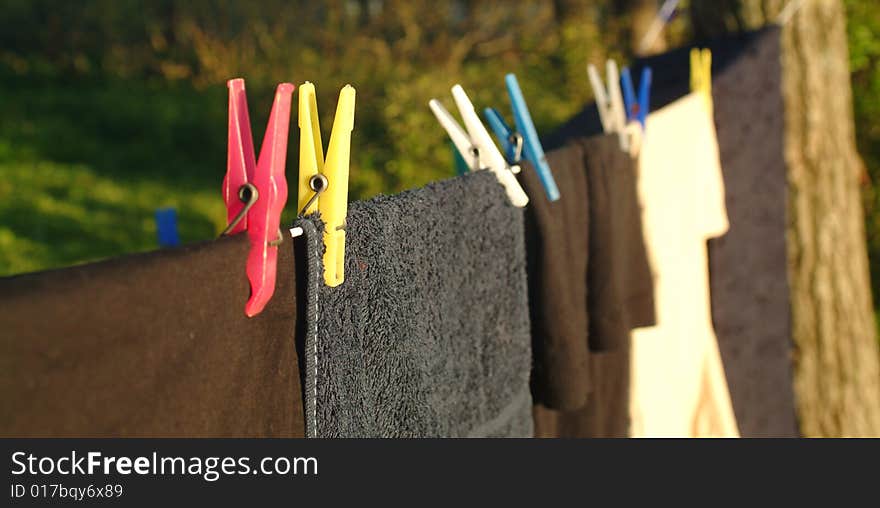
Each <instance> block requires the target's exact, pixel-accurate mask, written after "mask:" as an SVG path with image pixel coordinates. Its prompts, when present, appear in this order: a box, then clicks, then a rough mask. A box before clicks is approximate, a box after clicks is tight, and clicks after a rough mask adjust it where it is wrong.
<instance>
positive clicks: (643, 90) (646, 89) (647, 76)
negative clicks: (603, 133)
mask: <svg viewBox="0 0 880 508" xmlns="http://www.w3.org/2000/svg"><path fill="white" fill-rule="evenodd" d="M620 83H621V86H622V88H623V102H624V103H625V104H626V117H627V119H628V120H630V121H638V122H639V123H640V124H641V125H642V128H643V129H644V128H645V120H646V119H647V118H648V112H649V111H650V110H651V68H650V67H645V68H644V69H642V80H641V82H640V83H639V98H638V100H636V89H635V87H634V86H633V81H632V76H631V75H630V73H629V68H628V67H625V68H624V69H623V71H622V72H621V73H620Z"/></svg>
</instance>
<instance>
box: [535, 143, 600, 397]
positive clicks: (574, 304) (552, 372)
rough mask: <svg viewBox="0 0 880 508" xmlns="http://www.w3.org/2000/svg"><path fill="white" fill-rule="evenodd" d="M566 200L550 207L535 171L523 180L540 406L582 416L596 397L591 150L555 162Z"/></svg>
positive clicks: (560, 155)
mask: <svg viewBox="0 0 880 508" xmlns="http://www.w3.org/2000/svg"><path fill="white" fill-rule="evenodd" d="M547 160H548V162H549V164H550V168H551V169H552V171H553V177H554V179H555V180H556V184H557V186H558V187H559V192H560V196H561V198H560V199H559V200H558V201H556V202H552V203H551V202H550V201H548V200H547V195H546V194H545V192H544V188H543V186H542V185H541V181H540V179H539V178H538V175H537V174H536V173H535V171H534V170H533V169H532V167H531V166H530V165H528V164H525V165H524V167H523V170H522V171H521V172H520V175H519V179H520V182H521V183H522V185H523V188H524V189H525V191H526V193H527V194H528V195H529V199H530V202H529V205H528V207H527V208H526V214H525V219H526V221H525V222H526V259H527V273H528V279H529V314H530V317H531V328H532V356H533V361H532V376H531V386H532V398H533V400H534V401H535V402H536V403H538V402H540V403H543V404H546V405H548V406H550V407H553V408H558V409H576V408H579V407H582V406H583V405H584V404H585V403H586V401H587V395H588V393H589V389H590V377H589V367H590V363H589V349H588V346H587V341H588V333H587V330H588V328H587V327H588V324H587V323H588V321H587V254H588V238H587V234H588V228H589V201H588V189H587V173H586V171H585V169H584V154H583V149H582V148H581V147H580V146H579V145H572V146H569V147H566V148H565V149H560V150H554V151H552V152H549V153H548V154H547Z"/></svg>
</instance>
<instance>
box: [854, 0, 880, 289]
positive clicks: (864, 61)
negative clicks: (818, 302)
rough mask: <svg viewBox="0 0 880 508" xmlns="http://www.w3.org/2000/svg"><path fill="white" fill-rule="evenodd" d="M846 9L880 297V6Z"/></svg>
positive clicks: (858, 4) (860, 3)
mask: <svg viewBox="0 0 880 508" xmlns="http://www.w3.org/2000/svg"><path fill="white" fill-rule="evenodd" d="M846 8H847V15H848V22H849V24H848V32H849V50H850V67H851V70H852V82H853V102H854V108H855V121H856V138H857V142H858V146H859V152H860V153H861V155H862V158H863V159H864V161H865V165H866V168H867V177H868V178H869V179H870V182H871V184H870V185H868V186H866V189H865V217H866V229H867V234H868V250H869V255H870V259H871V275H872V281H873V288H874V294H875V295H880V192H878V183H880V121H878V119H880V5H878V4H877V3H876V2H865V1H864V0H846ZM875 298H876V297H875Z"/></svg>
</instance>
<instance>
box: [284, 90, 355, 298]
mask: <svg viewBox="0 0 880 508" xmlns="http://www.w3.org/2000/svg"><path fill="white" fill-rule="evenodd" d="M354 105H355V90H354V88H353V87H352V86H351V85H345V87H344V88H343V89H342V91H341V92H340V93H339V103H338V104H337V106H336V117H335V118H334V120H333V130H332V131H331V133H330V144H329V145H328V146H327V158H326V159H325V158H324V154H323V150H322V143H321V128H320V125H319V122H318V106H317V100H316V97H315V86H314V85H313V84H311V83H309V82H306V83H304V84H303V85H302V86H300V88H299V128H300V140H299V154H300V160H299V198H298V205H299V209H300V210H301V212H300V213H302V214H308V213H312V212H314V211H315V209H317V210H318V211H319V212H321V219H322V220H323V221H324V283H325V284H327V285H328V286H330V287H336V286H338V285H340V284H342V282H343V281H344V280H345V216H346V214H347V213H348V166H349V160H350V152H351V131H352V130H353V129H354Z"/></svg>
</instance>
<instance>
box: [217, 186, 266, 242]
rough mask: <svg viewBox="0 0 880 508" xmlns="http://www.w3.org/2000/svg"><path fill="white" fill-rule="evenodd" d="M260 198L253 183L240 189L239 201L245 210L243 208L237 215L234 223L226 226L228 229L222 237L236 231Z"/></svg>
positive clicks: (233, 220)
mask: <svg viewBox="0 0 880 508" xmlns="http://www.w3.org/2000/svg"><path fill="white" fill-rule="evenodd" d="M259 198H260V193H259V191H257V188H256V187H255V186H254V184H252V183H246V184H244V185H242V186H241V187H239V188H238V199H239V200H241V202H242V203H244V208H242V209H241V210H240V211H239V212H238V213H237V214H236V215H235V218H233V219H232V222H230V223H229V225H228V226H226V229H224V230H223V232H222V233H220V236H226V235H228V234H229V232H230V231H232V230H233V229H235V226H237V225H238V223H239V222H241V220H242V219H244V216H245V215H247V213H248V211H249V210H250V209H251V207H253V206H254V204H256V202H257V199H259Z"/></svg>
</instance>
